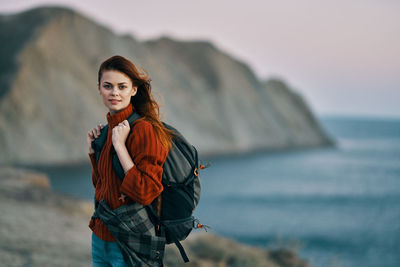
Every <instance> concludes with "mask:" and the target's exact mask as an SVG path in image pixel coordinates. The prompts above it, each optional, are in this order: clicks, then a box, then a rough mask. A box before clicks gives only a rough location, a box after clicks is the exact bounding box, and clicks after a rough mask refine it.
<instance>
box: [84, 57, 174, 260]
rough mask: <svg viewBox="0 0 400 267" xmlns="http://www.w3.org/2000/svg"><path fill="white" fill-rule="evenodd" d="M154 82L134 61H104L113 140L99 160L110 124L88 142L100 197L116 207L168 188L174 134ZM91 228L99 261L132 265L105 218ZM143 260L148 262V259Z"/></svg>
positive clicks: (148, 199) (102, 90)
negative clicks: (96, 144) (97, 149)
mask: <svg viewBox="0 0 400 267" xmlns="http://www.w3.org/2000/svg"><path fill="white" fill-rule="evenodd" d="M150 81H151V79H149V77H148V74H147V72H146V71H145V73H139V71H138V70H137V68H136V67H135V65H134V64H133V63H132V62H131V61H130V60H128V59H126V58H124V57H122V56H118V55H117V56H113V57H111V58H109V59H107V60H106V61H104V62H103V63H102V64H101V66H100V69H99V71H98V90H99V94H100V95H101V97H102V99H103V103H104V105H105V106H106V107H107V108H108V110H109V112H108V113H107V115H106V117H107V121H108V132H107V139H106V143H105V144H104V147H103V149H102V151H101V154H100V158H99V159H98V163H97V164H96V159H95V154H94V150H93V149H92V147H91V143H92V141H93V140H94V139H95V138H97V137H98V136H99V135H100V130H101V129H102V128H103V127H104V125H102V124H99V125H97V127H95V128H92V129H90V130H89V131H88V135H87V144H88V148H89V157H90V160H91V163H92V182H93V186H94V187H95V198H96V200H97V201H100V200H103V199H104V201H105V202H106V203H107V204H108V206H109V207H110V209H113V210H114V209H117V208H119V207H121V206H123V205H127V204H130V203H138V204H140V205H148V204H150V203H152V202H153V201H154V200H155V199H156V198H157V197H158V196H159V195H160V194H161V192H162V190H163V186H162V184H161V178H162V172H163V169H162V166H163V163H164V161H165V159H166V157H167V154H168V151H169V149H170V148H171V139H172V137H173V133H172V132H171V131H170V130H169V129H167V128H166V127H164V125H163V124H162V122H161V121H160V119H159V106H158V104H157V102H156V101H155V100H154V99H153V97H152V95H151V85H150ZM133 111H136V112H137V113H138V114H139V115H141V118H140V119H138V120H136V121H135V122H134V123H133V125H132V126H130V125H129V123H128V121H127V118H128V117H129V115H130V114H131V113H132V112H133ZM131 127H132V131H131V134H129V133H130V130H131V129H130V128H131ZM112 147H114V149H115V152H116V153H117V155H118V158H119V161H120V163H121V166H122V167H123V170H124V172H125V177H124V180H123V181H122V182H121V180H120V179H119V178H118V177H117V175H116V173H115V172H114V171H113V168H112V161H111V148H112ZM89 227H90V229H91V230H92V231H93V232H92V261H93V266H110V265H111V266H126V262H125V261H124V257H123V254H122V251H121V249H120V247H119V246H118V243H117V242H116V241H117V240H116V239H115V238H114V236H113V235H112V234H111V232H110V231H109V230H108V229H107V227H106V225H105V224H104V223H103V222H102V220H101V219H100V218H92V219H91V220H90V223H89ZM152 233H154V231H153V232H152ZM143 261H144V263H146V259H144V260H143ZM161 262H162V260H161ZM160 264H162V263H160ZM144 265H146V264H144Z"/></svg>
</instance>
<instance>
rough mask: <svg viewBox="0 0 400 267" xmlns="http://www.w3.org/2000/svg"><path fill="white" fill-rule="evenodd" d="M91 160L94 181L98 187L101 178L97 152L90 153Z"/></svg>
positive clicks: (94, 184)
mask: <svg viewBox="0 0 400 267" xmlns="http://www.w3.org/2000/svg"><path fill="white" fill-rule="evenodd" d="M89 158H90V162H91V163H92V183H93V186H94V188H96V184H97V181H98V180H99V179H100V175H99V170H98V169H97V164H96V156H95V153H89Z"/></svg>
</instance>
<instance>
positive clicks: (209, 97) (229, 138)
mask: <svg viewBox="0 0 400 267" xmlns="http://www.w3.org/2000/svg"><path fill="white" fill-rule="evenodd" d="M0 37H1V38H2V39H4V40H6V39H7V42H5V43H4V44H3V45H2V53H1V54H0V85H1V86H0V150H1V151H2V152H3V153H1V154H0V163H18V164H27V165H29V164H63V163H68V164H73V163H80V162H82V161H85V162H88V156H87V147H86V146H85V145H84V144H85V142H86V135H87V131H88V130H89V129H90V128H92V127H94V126H95V125H97V124H98V123H100V122H103V123H105V122H106V113H107V112H108V110H106V108H105V107H104V105H103V103H102V100H101V98H100V96H99V95H98V91H97V77H96V75H97V71H98V67H99V66H100V64H101V62H102V61H103V60H105V59H106V58H108V57H110V56H112V55H115V54H120V55H123V56H125V57H127V58H129V59H131V60H133V62H135V63H136V64H137V65H138V66H139V67H140V66H141V67H144V68H145V69H146V70H147V71H148V72H149V74H150V77H151V79H152V87H153V91H152V92H153V94H154V96H155V98H156V99H157V100H158V101H159V103H160V105H161V111H162V113H163V114H164V116H162V119H163V120H164V121H165V122H167V123H170V124H172V125H173V126H175V127H176V128H177V129H179V130H180V131H181V132H182V133H183V134H184V135H185V137H186V138H187V139H188V140H189V141H191V142H192V143H193V144H194V145H195V146H196V147H197V148H198V151H199V153H200V154H202V155H205V154H221V153H242V152H249V151H254V150H259V149H274V150H276V149H278V150H279V149H287V148H296V147H310V146H320V145H326V144H332V141H331V138H330V137H328V136H327V135H326V133H325V132H324V131H323V129H322V128H321V127H320V126H319V123H318V121H317V120H316V119H315V118H314V116H313V114H312V112H311V110H310V108H309V107H308V106H307V105H306V104H305V101H303V100H302V99H301V97H300V96H299V95H298V94H297V93H295V92H293V91H292V90H290V89H289V86H288V84H287V83H286V82H283V81H282V80H277V79H276V78H274V79H272V81H269V82H268V81H267V82H264V81H260V80H259V79H258V78H257V77H256V76H255V74H254V72H253V71H252V70H251V69H250V68H249V66H248V65H247V64H245V63H244V62H241V61H239V60H237V59H235V58H233V57H232V56H230V55H228V54H227V53H226V52H224V51H221V50H220V49H218V48H217V47H216V46H214V45H213V44H212V43H210V42H208V41H203V40H198V41H178V40H173V39H171V38H169V37H166V36H163V37H161V38H158V39H154V40H149V41H145V42H139V41H138V40H136V39H135V37H134V36H129V35H123V36H118V35H116V34H115V33H114V32H112V31H111V30H110V29H108V28H106V27H104V26H102V25H100V24H98V23H97V22H95V21H93V20H91V19H89V18H87V17H85V16H83V15H82V14H80V13H78V12H76V11H74V10H71V9H68V8H62V7H38V8H33V9H30V10H27V11H24V12H21V13H17V14H11V15H1V16H0Z"/></svg>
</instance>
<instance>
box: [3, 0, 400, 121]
mask: <svg viewBox="0 0 400 267" xmlns="http://www.w3.org/2000/svg"><path fill="white" fill-rule="evenodd" d="M43 4H51V5H63V6H67V7H71V8H74V9H75V10H77V11H79V12H81V13H83V14H84V15H86V16H88V17H90V18H92V19H94V20H96V21H97V22H99V23H101V24H103V25H105V26H107V27H110V28H111V29H112V30H114V31H115V32H116V33H118V34H131V35H133V36H134V37H135V38H136V39H138V40H147V39H153V38H158V37H159V36H162V35H167V36H170V37H172V38H174V39H177V40H208V41H210V42H212V43H214V44H215V45H216V46H217V47H218V48H219V49H221V50H224V51H225V52H227V53H228V54H230V55H232V56H233V57H235V58H237V59H239V60H241V61H243V62H245V63H247V64H248V65H249V66H250V68H251V69H253V71H254V72H255V74H256V76H257V77H258V78H259V79H261V80H266V79H268V78H270V77H279V78H281V79H283V80H284V81H285V82H286V83H287V84H288V85H289V86H290V87H291V88H292V89H293V90H295V91H297V92H299V93H300V94H301V95H302V96H303V97H304V99H305V101H306V102H307V104H308V105H309V106H310V108H311V110H312V111H313V112H314V113H315V114H316V115H317V116H327V115H341V116H362V117H376V118H381V117H382V118H383V117H392V118H400V104H399V100H400V15H399V14H400V1H398V0H350V1H349V0H335V1H332V0H325V1H321V0H302V1H294V0H279V1H270V0H260V1H256V0H246V1H241V0H236V1H233V0H201V1H196V0H193V1H187V0H186V1H185V0H168V1H156V0H146V1H136V0H130V1H122V0H113V1H104V3H102V1H98V0H97V1H94V0H86V1H82V0H68V1H66V0H64V1H61V0H59V1H41V0H25V1H21V0H13V1H5V0H0V12H1V13H12V12H19V11H22V10H25V9H28V8H32V7H36V6H39V5H43Z"/></svg>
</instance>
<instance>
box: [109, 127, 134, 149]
mask: <svg viewBox="0 0 400 267" xmlns="http://www.w3.org/2000/svg"><path fill="white" fill-rule="evenodd" d="M130 129H131V127H130V125H129V122H128V121H127V120H124V121H122V122H120V123H119V124H118V125H117V126H115V127H114V128H113V129H112V143H113V146H114V149H115V150H117V149H119V148H121V147H123V146H125V141H126V138H127V137H128V134H129V131H130Z"/></svg>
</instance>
